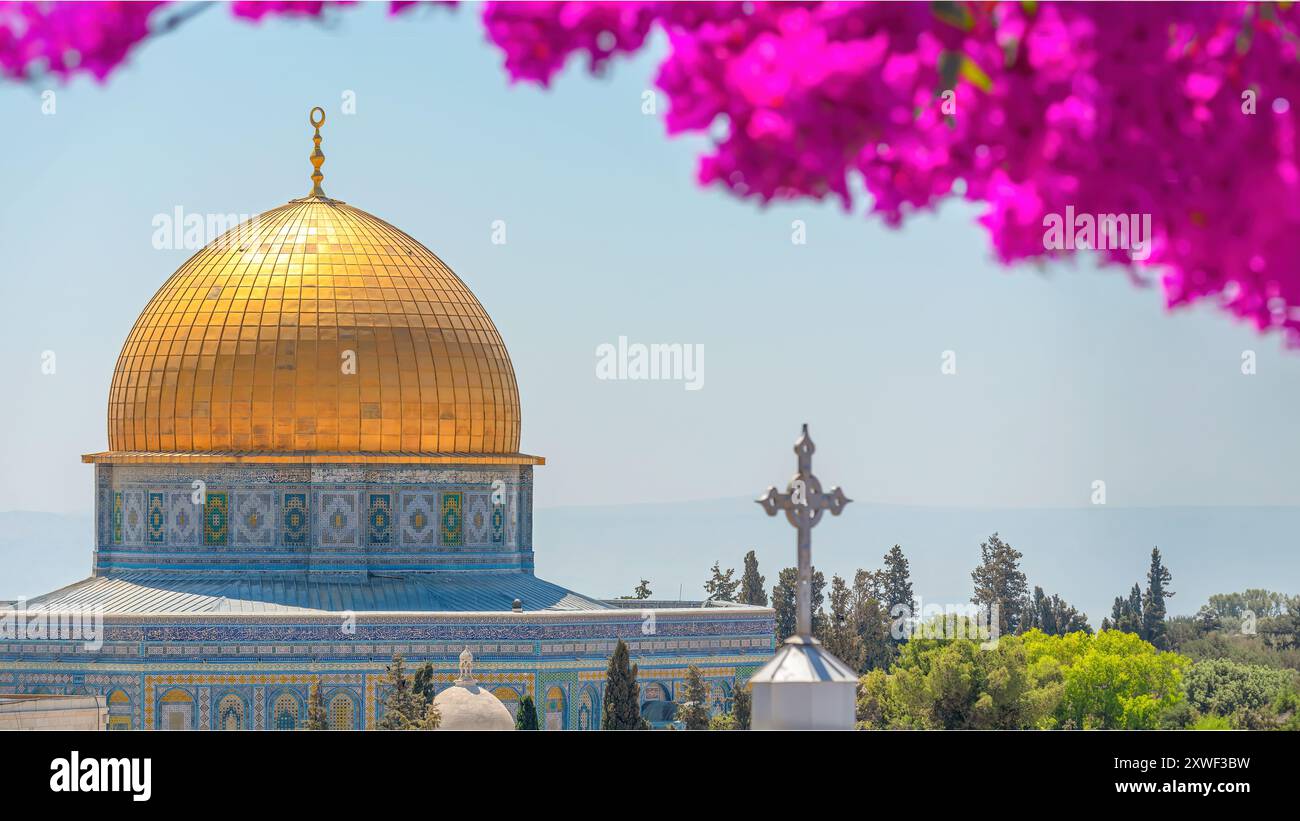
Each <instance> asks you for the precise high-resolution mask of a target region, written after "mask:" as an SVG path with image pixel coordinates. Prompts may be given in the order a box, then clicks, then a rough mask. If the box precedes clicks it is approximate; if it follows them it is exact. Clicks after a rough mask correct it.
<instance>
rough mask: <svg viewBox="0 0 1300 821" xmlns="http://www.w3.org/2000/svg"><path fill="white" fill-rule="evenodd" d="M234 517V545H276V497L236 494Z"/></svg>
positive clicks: (232, 519) (268, 493)
mask: <svg viewBox="0 0 1300 821" xmlns="http://www.w3.org/2000/svg"><path fill="white" fill-rule="evenodd" d="M234 496H235V505H234V508H235V509H234V515H233V516H232V517H231V523H232V524H233V525H234V543H235V544H237V545H270V544H275V502H274V496H273V495H272V494H271V493H270V492H269V491H267V492H265V493H236V494H234Z"/></svg>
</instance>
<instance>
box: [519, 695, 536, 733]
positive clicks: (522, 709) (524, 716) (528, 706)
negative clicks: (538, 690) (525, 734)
mask: <svg viewBox="0 0 1300 821" xmlns="http://www.w3.org/2000/svg"><path fill="white" fill-rule="evenodd" d="M515 729H516V730H536V729H537V705H535V704H534V703H533V697H532V696H524V697H523V698H521V699H519V707H518V708H516V709H515Z"/></svg>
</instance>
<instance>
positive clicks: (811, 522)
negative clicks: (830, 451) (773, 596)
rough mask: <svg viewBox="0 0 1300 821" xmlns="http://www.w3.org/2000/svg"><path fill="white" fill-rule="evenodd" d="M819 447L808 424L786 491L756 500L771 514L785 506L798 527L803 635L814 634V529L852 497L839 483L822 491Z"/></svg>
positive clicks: (771, 492)
mask: <svg viewBox="0 0 1300 821" xmlns="http://www.w3.org/2000/svg"><path fill="white" fill-rule="evenodd" d="M816 449H817V448H816V446H814V445H813V441H812V439H810V438H809V437H808V425H807V424H805V425H804V426H803V434H802V435H800V437H799V441H797V442H795V443H794V452H795V455H796V456H798V457H799V471H798V472H797V473H795V475H794V478H792V479H791V480H790V484H788V485H787V486H786V492H785V493H777V492H776V488H775V487H769V488H768V489H767V493H765V494H763V495H762V496H761V497H759V498H758V499H756V500H755V501H757V502H758V503H759V504H760V505H762V506H763V510H765V511H767V515H768V516H775V515H776V514H777V511H779V510H784V511H785V518H786V520H787V521H789V522H790V524H792V525H794V526H795V528H797V529H798V531H799V586H798V588H797V590H796V599H797V600H798V603H799V609H798V617H797V621H796V623H795V635H796V636H798V637H800V638H802V639H811V638H812V529H813V528H814V527H816V526H817V523H818V522H820V521H821V518H822V513H824V512H826V511H827V510H829V511H830V512H831V515H832V516H838V515H840V512H841V511H843V510H844V506H845V505H847V504H848V503H849V502H851V501H853V500H852V499H849V498H848V497H847V496H845V495H844V491H843V490H841V489H840V488H838V487H833V488H831V491H830V493H822V484H821V482H819V481H818V480H817V477H816V476H814V475H813V472H812V455H813V451H815V450H816Z"/></svg>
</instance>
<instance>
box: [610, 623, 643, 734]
mask: <svg viewBox="0 0 1300 821" xmlns="http://www.w3.org/2000/svg"><path fill="white" fill-rule="evenodd" d="M636 675H637V666H636V665H635V664H632V663H631V659H630V658H629V656H628V652H627V645H626V644H624V643H623V640H622V639H619V640H618V644H616V645H615V646H614V655H612V656H610V657H609V669H608V670H606V671H605V703H604V705H602V709H601V712H602V716H601V722H600V728H601V729H602V730H642V729H645V726H646V725H645V720H644V719H642V718H641V703H640V702H641V692H640V688H639V687H638V686H637V683H636Z"/></svg>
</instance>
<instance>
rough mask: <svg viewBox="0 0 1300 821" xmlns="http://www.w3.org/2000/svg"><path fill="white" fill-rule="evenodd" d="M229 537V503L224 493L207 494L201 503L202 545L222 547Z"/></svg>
mask: <svg viewBox="0 0 1300 821" xmlns="http://www.w3.org/2000/svg"><path fill="white" fill-rule="evenodd" d="M229 536H230V502H229V500H228V499H227V498H226V494H224V493H208V494H207V497H206V498H205V499H204V502H203V543H204V544H205V545H208V546H209V547H215V546H221V545H224V544H225V543H226V541H227V539H228V538H229Z"/></svg>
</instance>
